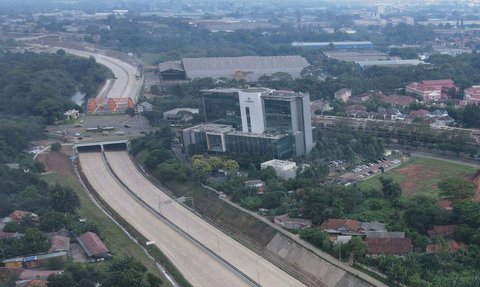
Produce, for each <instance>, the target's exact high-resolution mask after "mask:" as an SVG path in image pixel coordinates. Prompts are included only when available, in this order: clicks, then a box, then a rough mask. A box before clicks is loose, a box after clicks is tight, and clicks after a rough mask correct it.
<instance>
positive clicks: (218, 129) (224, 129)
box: [184, 124, 235, 134]
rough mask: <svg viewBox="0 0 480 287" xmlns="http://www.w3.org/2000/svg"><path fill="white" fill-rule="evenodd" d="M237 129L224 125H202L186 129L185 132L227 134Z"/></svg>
mask: <svg viewBox="0 0 480 287" xmlns="http://www.w3.org/2000/svg"><path fill="white" fill-rule="evenodd" d="M234 130H235V129H234V128H233V126H231V125H222V124H200V125H197V126H193V127H190V128H186V129H185V130H184V131H197V132H206V133H218V134H225V133H228V132H231V131H234Z"/></svg>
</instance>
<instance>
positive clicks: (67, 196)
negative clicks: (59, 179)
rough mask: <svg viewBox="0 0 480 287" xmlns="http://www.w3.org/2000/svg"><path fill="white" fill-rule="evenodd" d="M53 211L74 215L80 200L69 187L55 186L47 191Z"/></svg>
mask: <svg viewBox="0 0 480 287" xmlns="http://www.w3.org/2000/svg"><path fill="white" fill-rule="evenodd" d="M49 192H50V196H51V200H52V205H53V209H55V210H56V211H59V212H69V213H74V212H75V210H76V209H77V208H79V207H80V199H79V197H78V195H77V194H76V193H75V191H74V190H73V189H71V188H70V187H66V186H62V185H60V184H58V183H57V184H55V185H54V186H52V187H50V189H49Z"/></svg>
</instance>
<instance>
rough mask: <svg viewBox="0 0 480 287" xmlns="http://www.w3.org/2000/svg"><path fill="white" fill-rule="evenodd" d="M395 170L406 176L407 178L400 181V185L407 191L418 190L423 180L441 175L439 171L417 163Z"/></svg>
mask: <svg viewBox="0 0 480 287" xmlns="http://www.w3.org/2000/svg"><path fill="white" fill-rule="evenodd" d="M395 172H396V173H399V174H401V175H403V176H405V180H404V181H402V182H401V183H400V187H401V188H402V190H405V191H407V192H413V191H416V190H417V189H418V186H419V185H420V183H421V182H424V181H425V180H429V179H431V178H438V177H439V176H440V175H441V173H440V172H438V171H435V170H432V169H429V168H427V167H425V166H422V165H417V164H412V165H409V166H406V167H402V168H399V169H397V170H396V171H395ZM432 187H433V186H432Z"/></svg>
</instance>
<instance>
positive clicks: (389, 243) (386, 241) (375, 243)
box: [366, 237, 412, 254]
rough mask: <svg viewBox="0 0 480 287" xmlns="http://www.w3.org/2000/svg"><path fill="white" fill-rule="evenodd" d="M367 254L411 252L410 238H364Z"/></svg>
mask: <svg viewBox="0 0 480 287" xmlns="http://www.w3.org/2000/svg"><path fill="white" fill-rule="evenodd" d="M366 241H367V245H368V251H367V253H368V254H407V253H410V252H412V240H411V239H410V238H371V237H370V238H369V237H367V239H366Z"/></svg>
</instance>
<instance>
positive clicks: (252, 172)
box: [248, 163, 259, 178]
mask: <svg viewBox="0 0 480 287" xmlns="http://www.w3.org/2000/svg"><path fill="white" fill-rule="evenodd" d="M258 176H259V172H258V170H257V167H255V164H254V163H249V164H248V178H258Z"/></svg>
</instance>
